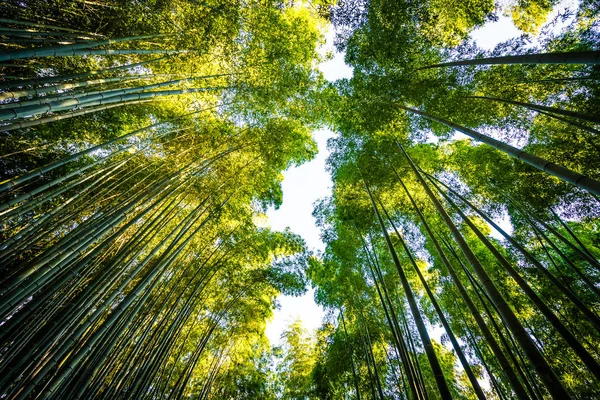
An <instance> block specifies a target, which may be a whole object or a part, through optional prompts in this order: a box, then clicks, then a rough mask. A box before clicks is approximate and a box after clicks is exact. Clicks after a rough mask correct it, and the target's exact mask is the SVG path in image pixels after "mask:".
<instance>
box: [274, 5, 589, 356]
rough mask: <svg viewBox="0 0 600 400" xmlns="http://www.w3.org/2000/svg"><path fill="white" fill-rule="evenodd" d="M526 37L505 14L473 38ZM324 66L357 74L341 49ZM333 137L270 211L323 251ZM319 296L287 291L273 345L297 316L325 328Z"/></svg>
mask: <svg viewBox="0 0 600 400" xmlns="http://www.w3.org/2000/svg"><path fill="white" fill-rule="evenodd" d="M577 3H578V2H577V0H563V1H561V2H560V3H559V4H558V5H557V6H556V7H555V9H554V11H553V12H552V13H551V15H550V16H549V17H548V21H550V20H551V19H552V18H554V17H555V16H556V15H557V14H558V12H559V11H562V10H564V9H565V8H571V9H573V8H575V7H576V5H577ZM560 25H561V26H557V27H555V29H556V30H559V29H561V28H562V27H563V26H564V24H560ZM520 35H521V32H520V31H519V30H518V29H517V28H516V27H515V26H514V25H513V23H512V21H511V19H510V18H509V17H505V16H500V18H499V20H498V21H497V22H492V23H487V24H485V25H484V26H483V27H481V28H478V29H476V30H474V31H473V33H472V34H471V38H473V39H474V40H475V41H476V42H477V44H478V46H479V47H481V48H482V49H485V50H491V49H493V48H494V47H495V46H496V45H497V44H498V43H501V42H504V41H506V40H508V39H511V38H514V37H517V36H520ZM326 38H327V44H326V45H325V49H323V50H330V51H333V45H332V43H333V32H328V33H327V35H326ZM319 69H320V70H321V72H323V75H324V77H325V78H326V79H327V80H330V81H334V80H336V79H341V78H350V77H351V76H352V69H351V68H350V67H349V66H347V65H346V64H345V63H344V56H343V54H339V53H335V56H334V58H333V59H332V60H329V61H327V62H325V63H322V64H320V65H319ZM332 136H334V133H333V132H331V131H329V130H319V131H316V132H314V133H313V137H314V138H315V140H316V142H317V144H318V146H319V154H318V155H317V157H316V158H315V159H314V160H312V161H311V162H309V163H306V164H304V165H301V166H299V167H295V168H291V169H289V170H288V171H285V172H284V173H283V176H284V180H283V183H282V186H283V204H282V206H281V207H280V208H279V210H274V209H271V210H269V211H268V212H267V225H269V226H271V228H272V229H274V230H283V229H285V228H286V227H289V228H290V229H291V230H292V231H293V232H295V233H297V234H299V235H301V236H302V237H303V238H304V240H305V241H306V243H307V245H308V247H309V248H310V249H312V250H313V251H315V250H321V251H322V250H324V248H325V246H324V244H323V242H321V239H320V237H319V230H318V228H317V227H316V226H315V220H314V218H313V217H312V211H313V203H314V202H315V201H316V200H318V199H320V198H323V197H325V196H329V195H330V194H331V187H332V182H331V179H330V177H329V175H328V174H327V172H326V171H325V160H326V159H327V157H328V156H329V152H328V151H327V147H326V145H327V139H328V138H330V137H332ZM497 222H500V226H502V227H503V228H505V229H506V230H508V231H509V232H510V231H511V229H510V228H511V227H510V224H509V223H508V219H507V218H505V220H503V221H497ZM494 236H496V235H494ZM498 237H499V236H498ZM313 296H314V292H313V291H312V290H309V291H308V292H307V293H306V294H305V295H303V296H300V297H292V296H283V295H282V296H279V297H278V299H277V300H278V302H279V304H280V308H279V309H278V310H276V311H275V315H274V318H273V320H272V321H270V322H269V323H268V324H267V332H266V335H267V338H268V339H269V341H270V342H271V344H272V345H279V344H280V336H281V334H282V333H283V330H284V329H285V328H286V326H288V325H289V324H290V323H291V322H293V321H294V320H296V319H297V318H300V319H301V320H302V322H303V324H304V326H305V327H306V328H307V329H308V330H309V331H312V330H315V329H317V328H318V327H320V326H321V322H322V318H323V316H324V311H323V309H322V308H321V307H319V306H318V305H317V304H316V303H315V302H314V299H313ZM430 333H431V334H432V337H434V338H435V339H436V340H437V341H440V337H439V336H441V334H442V333H443V329H441V328H440V329H437V328H435V329H434V330H433V331H432V332H430Z"/></svg>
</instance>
